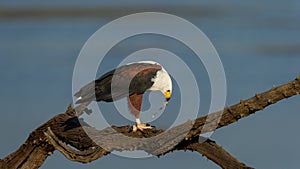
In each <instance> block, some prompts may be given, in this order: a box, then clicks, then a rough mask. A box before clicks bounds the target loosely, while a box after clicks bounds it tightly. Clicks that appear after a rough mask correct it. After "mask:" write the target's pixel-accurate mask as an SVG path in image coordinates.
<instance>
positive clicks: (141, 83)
mask: <svg viewBox="0 0 300 169" xmlns="http://www.w3.org/2000/svg"><path fill="white" fill-rule="evenodd" d="M146 91H160V92H162V93H163V94H164V96H165V99H166V100H165V104H164V105H166V104H167V103H168V101H169V100H170V98H171V94H172V80H171V78H170V76H169V74H168V72H167V71H166V70H165V69H164V68H163V67H162V66H161V65H160V64H159V63H157V62H153V61H140V62H135V63H129V64H126V65H123V66H121V67H118V68H116V69H114V70H111V71H109V72H107V73H106V74H104V75H102V76H101V77H100V78H98V79H97V80H95V81H93V82H91V83H89V84H87V85H85V86H84V87H82V88H81V89H80V90H79V91H78V92H77V93H75V97H77V101H76V103H86V102H91V101H97V102H99V101H105V102H113V101H115V100H119V99H121V98H124V97H127V99H128V108H129V110H130V112H131V113H132V114H133V115H134V116H135V119H136V125H134V126H133V130H134V131H136V130H137V129H139V130H143V129H151V128H152V127H151V126H149V125H146V124H143V123H141V121H140V111H141V106H142V100H143V95H144V93H145V92H146Z"/></svg>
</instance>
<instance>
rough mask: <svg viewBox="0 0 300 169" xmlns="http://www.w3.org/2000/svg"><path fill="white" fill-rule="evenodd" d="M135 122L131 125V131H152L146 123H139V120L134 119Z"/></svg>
mask: <svg viewBox="0 0 300 169" xmlns="http://www.w3.org/2000/svg"><path fill="white" fill-rule="evenodd" d="M135 121H136V125H133V129H132V130H133V131H137V130H141V131H143V130H146V129H152V128H153V127H152V126H150V125H148V124H146V123H141V121H140V119H139V118H136V119H135Z"/></svg>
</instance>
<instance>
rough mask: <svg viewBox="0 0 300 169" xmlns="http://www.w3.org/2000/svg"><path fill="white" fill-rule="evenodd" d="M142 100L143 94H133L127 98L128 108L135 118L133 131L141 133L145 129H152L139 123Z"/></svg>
mask: <svg viewBox="0 0 300 169" xmlns="http://www.w3.org/2000/svg"><path fill="white" fill-rule="evenodd" d="M142 100H143V94H133V95H130V96H129V97H128V108H129V110H130V112H131V114H133V115H134V116H135V121H136V125H134V126H133V131H137V130H141V131H143V130H145V129H152V128H153V127H151V126H149V125H147V124H145V123H141V120H140V112H141V107H142Z"/></svg>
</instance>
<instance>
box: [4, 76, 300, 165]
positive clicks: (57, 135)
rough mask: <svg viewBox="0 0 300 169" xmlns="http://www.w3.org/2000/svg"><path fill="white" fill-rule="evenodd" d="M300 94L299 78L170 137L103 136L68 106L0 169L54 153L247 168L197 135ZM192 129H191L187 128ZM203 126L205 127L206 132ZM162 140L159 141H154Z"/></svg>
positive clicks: (111, 132) (113, 131)
mask: <svg viewBox="0 0 300 169" xmlns="http://www.w3.org/2000/svg"><path fill="white" fill-rule="evenodd" d="M299 93H300V77H298V78H297V79H296V80H293V81H291V82H289V83H287V84H284V85H281V86H279V87H274V88H272V89H271V90H269V91H267V92H264V93H262V94H257V95H255V96H254V97H252V98H250V99H248V100H244V101H241V102H240V103H238V104H236V105H233V106H230V107H227V108H225V109H224V111H220V112H216V113H212V114H211V115H209V116H205V117H200V118H198V119H195V120H194V121H189V122H186V123H184V124H181V125H179V126H176V127H174V128H172V129H170V130H168V131H163V130H156V129H153V130H147V131H144V132H140V131H138V132H131V130H130V126H123V127H114V126H113V127H110V128H106V129H103V130H100V131H99V130H96V129H94V128H92V127H90V126H81V125H80V123H79V121H78V118H77V116H76V115H77V114H78V113H77V112H79V113H80V112H81V111H82V110H83V109H84V108H85V106H79V107H76V108H75V109H73V108H72V107H70V106H69V107H68V109H67V111H66V112H65V113H63V114H58V115H57V116H55V117H53V118H52V119H50V120H49V121H48V122H46V123H45V124H43V125H42V126H40V127H39V128H37V129H36V130H35V131H33V132H32V133H31V134H30V135H29V137H28V139H27V140H26V142H25V143H24V144H23V145H22V146H21V147H20V148H19V149H18V150H17V151H15V152H13V153H12V154H10V155H8V156H7V157H5V158H4V159H2V160H1V161H0V168H1V167H2V168H9V169H14V168H22V169H25V168H28V169H29V168H30V169H35V168H38V167H39V166H41V165H42V164H43V162H44V160H45V159H46V158H47V157H48V156H49V155H51V154H52V153H53V151H54V150H55V148H56V149H58V150H59V151H60V152H62V153H63V154H64V155H65V156H66V157H67V158H69V159H70V160H74V161H79V162H91V161H93V160H96V159H97V158H100V157H102V156H103V155H106V154H108V153H109V152H110V151H112V150H119V151H122V150H138V149H140V150H145V151H147V152H149V153H151V154H154V155H157V156H160V155H164V154H166V153H169V152H171V151H175V150H193V151H197V152H199V153H201V154H203V155H205V156H206V157H207V158H208V159H210V160H212V161H214V162H215V163H216V164H218V165H219V166H221V167H222V168H230V167H232V166H234V167H235V168H248V167H247V166H246V165H245V164H243V163H241V162H239V161H238V160H237V159H235V158H234V157H232V156H231V155H230V154H229V153H228V152H226V151H225V150H224V149H222V148H221V147H220V146H218V145H217V144H216V143H215V142H212V141H211V140H207V141H205V142H204V143H202V144H200V143H198V136H199V133H200V132H209V131H213V130H214V129H215V127H217V128H221V127H224V126H227V125H229V124H232V123H234V122H236V121H237V120H239V119H241V118H244V117H247V116H249V115H250V114H253V113H255V112H256V111H259V110H262V109H264V108H265V107H267V106H269V105H271V104H274V103H276V102H278V101H280V100H282V99H284V98H288V97H291V96H294V95H297V94H299ZM220 116H221V119H220V121H218V120H217V119H218V117H220ZM207 118H208V119H209V120H208V122H207V121H206V119H207ZM192 123H193V126H192V128H191V129H190V128H188V127H189V126H190V125H191V124H192ZM205 123H206V127H204V128H203V126H204V124H205ZM186 130H188V131H186ZM51 132H53V133H51ZM86 132H88V133H89V136H92V138H93V140H92V139H91V138H90V137H89V136H87V134H86ZM186 133H188V134H186ZM119 135H126V136H128V138H124V139H123V140H121V141H120V140H119V141H111V140H112V139H114V137H117V136H119ZM158 135H159V136H160V137H155V136H158ZM133 137H134V138H154V139H155V142H152V143H151V142H149V141H148V142H147V141H145V140H143V139H136V140H135V141H134V142H132V141H130V142H128V141H126V139H129V138H133ZM182 138H184V139H182ZM178 139H180V140H179V142H180V143H179V144H178V145H176V146H174V145H173V144H170V143H171V142H172V141H174V140H178ZM97 143H98V144H105V145H106V146H107V147H108V148H107V147H106V146H105V147H106V149H103V148H101V147H99V146H98V144H97ZM154 143H155V144H154ZM66 144H69V145H71V146H73V147H75V148H77V149H78V150H79V151H75V150H73V149H71V148H69V147H67V145H66Z"/></svg>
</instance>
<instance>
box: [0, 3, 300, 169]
mask: <svg viewBox="0 0 300 169" xmlns="http://www.w3.org/2000/svg"><path fill="white" fill-rule="evenodd" d="M30 2H31V3H24V2H23V1H19V2H18V3H12V1H3V2H1V7H13V6H18V7H21V8H24V7H28V6H29V7H30V6H32V5H33V4H35V5H36V6H38V5H40V6H46V7H47V6H49V5H50V6H59V5H62V6H67V4H66V3H62V2H61V1H53V2H51V3H50V2H45V3H46V4H41V2H40V1H39V3H37V1H30ZM48 3H49V4H48ZM102 3H103V4H104V5H107V6H112V7H115V6H118V5H127V6H130V5H132V4H136V5H137V7H136V8H137V9H138V8H139V6H142V5H147V4H148V3H143V2H140V1H139V2H137V1H131V2H130V3H124V4H122V3H121V4H116V3H109V2H105V3H104V2H102ZM102 3H99V2H94V1H88V2H86V3H85V4H84V6H87V7H88V6H93V5H95V4H97V5H100V4H102ZM29 4H30V5H29ZM163 4H167V2H165V1H162V2H158V1H154V2H153V4H152V5H154V6H155V5H157V6H159V5H163ZM175 4H177V5H183V3H181V2H175ZM81 5H82V2H81V1H76V2H75V1H74V3H73V4H72V6H77V7H78V6H81ZM185 5H186V6H188V5H192V6H194V7H195V6H199V7H203V5H207V6H209V9H212V11H211V13H208V14H207V15H205V16H182V17H184V18H186V19H188V20H189V21H190V22H192V23H193V24H195V25H196V26H198V27H199V28H200V29H201V30H202V31H203V32H204V33H205V34H206V35H207V36H208V38H209V39H210V40H211V41H212V43H213V44H214V46H215V48H216V49H217V51H218V53H219V55H220V58H221V60H222V63H223V66H224V69H225V73H226V80H227V102H226V104H227V105H232V104H234V103H237V102H239V100H240V99H247V98H249V97H252V96H253V95H254V94H255V93H258V92H263V91H266V90H268V89H270V88H271V87H272V86H273V85H275V86H277V85H280V84H283V83H285V82H288V81H290V80H293V79H294V78H295V77H296V76H299V75H300V71H299V70H300V69H299V67H300V48H299V46H300V22H299V19H298V18H299V16H300V10H299V6H300V5H299V2H298V1H296V0H294V1H292V0H289V1H285V2H284V1H275V2H274V1H263V2H255V1H253V2H247V3H243V4H239V3H237V2H235V1H230V2H226V3H225V2H224V3H221V4H220V3H214V2H205V3H200V2H190V4H185ZM140 8H142V7H140ZM186 8H187V7H186ZM201 9H202V8H201ZM213 9H215V11H214V10H213ZM220 10H221V11H223V13H222V14H218V12H220ZM162 12H163V11H162ZM216 13H217V14H216ZM175 14H176V13H175ZM177 15H179V16H181V15H180V13H178V14H177ZM113 19H116V18H107V17H103V18H95V17H93V18H89V17H85V18H80V19H76V18H68V17H63V18H35V19H28V18H22V19H18V18H0V78H1V81H0V82H1V83H0V101H1V104H0V105H1V114H2V116H1V118H0V124H1V127H0V132H1V134H2V137H1V139H0V146H1V147H0V149H1V151H0V157H1V158H2V157H5V156H6V155H7V154H9V153H11V152H13V151H15V150H16V149H17V148H18V147H19V146H20V145H21V144H22V143H23V142H24V141H25V140H26V138H27V137H28V135H29V133H30V132H31V131H32V130H34V129H35V128H37V127H38V126H39V125H41V124H42V123H44V122H46V121H47V120H48V119H50V118H51V117H53V116H54V115H56V114H58V113H61V112H64V110H65V109H66V107H67V105H68V104H69V103H70V102H71V99H72V89H71V87H72V73H73V69H74V64H75V62H76V59H77V56H78V53H79V52H80V50H81V48H82V46H83V45H84V43H85V41H86V40H87V39H88V38H89V37H90V36H91V35H92V34H93V33H94V32H95V31H96V30H97V29H99V28H100V27H101V26H103V25H104V24H106V23H108V22H109V21H111V20H113ZM170 29H172V28H170ZM128 44H129V45H128ZM128 44H127V45H126V43H124V44H120V45H119V46H117V47H116V48H115V51H114V52H112V53H110V55H109V56H108V57H107V58H106V62H105V63H106V64H103V65H102V66H101V68H99V72H98V74H102V73H104V72H105V71H108V70H109V69H111V68H113V67H114V66H115V65H116V62H118V61H119V60H120V59H122V58H123V57H126V54H128V53H130V52H131V51H132V50H134V49H140V48H144V47H161V48H164V49H168V50H170V51H173V52H174V53H176V54H178V55H179V56H180V57H181V58H182V59H183V60H185V61H186V63H187V64H188V65H190V66H191V68H192V69H193V70H194V71H195V70H196V69H197V66H198V65H199V63H200V61H199V60H196V59H195V57H193V54H192V53H191V52H189V51H188V49H187V48H185V47H184V46H181V44H180V43H177V42H174V41H172V40H170V39H167V38H164V37H155V36H148V37H135V38H133V39H131V40H130V39H129V40H128ZM130 45H132V46H133V47H130ZM200 65H201V63H200ZM205 73H206V72H205V69H204V68H203V67H201V66H200V67H199V73H198V74H197V80H198V82H199V83H201V84H202V86H201V88H200V92H201V93H202V95H201V105H203V107H202V109H201V110H203V111H205V110H206V109H207V106H206V105H207V104H209V102H210V92H209V83H208V77H207V75H206V74H205ZM174 94H175V96H176V92H175V93H174ZM176 100H177V99H173V102H170V105H169V106H168V108H167V110H166V111H167V112H168V113H171V112H173V111H176V109H178V107H177V106H176V105H177V104H178V103H177V102H176ZM171 101H172V100H171ZM177 101H178V100H177ZM299 103H300V97H299V96H296V97H293V98H290V99H287V100H284V101H281V102H280V103H278V104H276V105H273V106H271V107H270V108H267V109H266V110H264V111H262V112H258V113H256V114H255V115H252V116H250V117H248V118H246V119H243V120H241V121H239V122H237V123H235V124H233V125H231V126H229V127H225V128H222V129H220V130H218V131H217V132H215V134H214V135H213V139H214V140H216V141H217V143H219V144H220V145H222V146H223V147H224V148H225V149H227V150H228V151H229V152H230V153H232V154H233V155H234V156H235V157H237V158H238V159H239V160H241V161H243V162H245V163H246V164H248V165H250V166H253V167H256V168H278V169H279V168H298V160H299V155H298V152H299V151H300V145H299V142H300V137H299V134H298V130H297V127H298V125H297V124H298V121H299V119H300V115H299ZM108 118H109V117H108ZM110 118H112V119H113V117H110ZM163 118H165V119H166V120H168V119H172V116H171V115H170V116H169V117H167V116H166V117H163ZM114 122H115V123H116V122H118V120H116V121H114ZM119 122H121V124H123V123H126V121H122V120H120V121H119ZM154 124H155V125H156V126H161V127H165V125H166V123H165V122H164V121H163V120H158V121H156V122H154ZM286 154H288V155H286ZM166 165H167V166H168V168H173V169H177V168H178V169H179V168H183V167H186V166H187V165H188V166H189V168H218V167H217V166H216V165H215V164H213V163H211V162H209V161H208V160H206V159H205V158H203V157H201V156H199V155H198V154H197V153H191V152H188V153H186V152H175V153H171V154H168V155H167V156H165V157H162V158H159V159H157V158H149V159H139V160H137V159H126V158H122V157H118V156H115V155H109V157H106V158H102V159H99V160H97V161H95V162H92V163H91V164H84V165H83V164H79V163H75V162H71V161H68V160H66V159H65V158H64V157H63V156H62V155H61V154H60V153H58V152H55V154H54V155H52V156H51V157H49V158H48V159H47V160H46V162H45V164H44V165H43V166H42V167H41V168H44V169H48V168H55V167H59V168H99V167H100V166H101V167H102V168H103V167H105V168H120V167H123V168H129V167H130V168H132V167H135V166H141V167H143V168H145V169H147V168H162V167H163V166H166Z"/></svg>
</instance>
